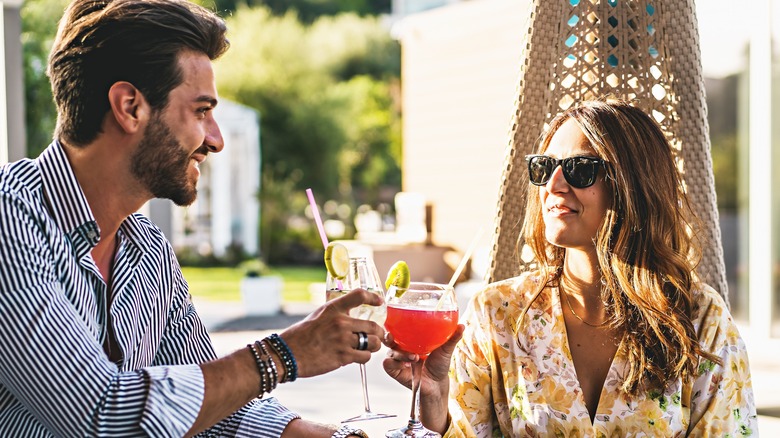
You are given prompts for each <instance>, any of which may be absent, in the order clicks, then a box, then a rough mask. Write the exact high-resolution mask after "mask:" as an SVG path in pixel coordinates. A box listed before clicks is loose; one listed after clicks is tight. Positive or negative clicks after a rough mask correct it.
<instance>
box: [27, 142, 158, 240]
mask: <svg viewBox="0 0 780 438" xmlns="http://www.w3.org/2000/svg"><path fill="white" fill-rule="evenodd" d="M36 161H37V162H38V166H39V168H40V170H41V180H42V181H43V194H44V199H45V202H46V206H47V208H48V209H49V212H50V214H51V216H52V218H53V219H54V221H55V223H56V224H57V226H58V227H59V228H60V229H61V230H62V231H63V232H65V233H66V234H68V235H70V236H71V238H76V236H79V237H80V238H82V239H84V240H85V241H86V242H87V243H88V245H89V246H90V247H94V246H95V245H97V243H98V241H99V240H100V229H99V228H98V225H97V221H96V220H95V216H94V215H93V214H92V209H90V207H89V203H87V197H86V196H85V195H84V192H83V191H82V190H81V185H79V182H78V180H77V179H76V175H75V174H74V173H73V167H72V166H71V165H70V161H68V156H67V155H66V154H65V150H64V149H63V147H62V144H60V142H59V141H58V140H54V141H53V142H52V143H51V144H50V145H49V146H48V147H47V148H46V149H45V150H44V151H43V152H42V153H41V155H40V156H39V157H38V158H37V159H36ZM119 229H120V231H121V232H122V233H124V235H125V236H126V237H127V242H129V243H131V244H132V245H133V246H135V247H136V249H137V250H139V251H141V252H144V249H145V248H151V244H152V241H153V240H154V238H153V237H152V236H151V235H150V232H149V230H148V229H147V227H146V226H144V224H143V223H142V222H141V221H139V219H138V218H136V217H135V216H133V215H130V216H129V217H128V218H126V219H125V220H124V221H123V222H122V224H121V225H120V227H119Z"/></svg>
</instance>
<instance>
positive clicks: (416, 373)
mask: <svg viewBox="0 0 780 438" xmlns="http://www.w3.org/2000/svg"><path fill="white" fill-rule="evenodd" d="M424 363H425V359H420V360H418V361H416V362H412V412H411V413H410V414H409V428H410V429H411V428H415V429H417V428H420V427H422V423H420V384H421V383H422V382H421V380H422V367H423V364H424Z"/></svg>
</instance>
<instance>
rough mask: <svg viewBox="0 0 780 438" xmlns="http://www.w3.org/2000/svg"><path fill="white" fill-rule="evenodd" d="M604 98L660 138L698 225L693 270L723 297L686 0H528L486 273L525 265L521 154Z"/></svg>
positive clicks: (690, 6) (690, 5) (700, 86)
mask: <svg viewBox="0 0 780 438" xmlns="http://www.w3.org/2000/svg"><path fill="white" fill-rule="evenodd" d="M608 95H609V96H614V97H620V98H623V99H628V100H633V101H634V102H635V105H637V106H638V107H640V108H642V109H644V110H645V111H646V112H647V113H648V114H652V116H653V117H654V118H655V119H656V121H658V122H659V124H660V125H661V127H662V128H663V130H664V132H665V133H666V135H667V137H668V138H669V140H670V143H671V144H672V148H673V153H674V156H675V160H676V161H677V167H678V169H679V171H680V173H681V176H682V178H683V182H684V186H685V189H686V192H687V194H688V197H689V201H690V202H691V206H692V208H693V210H694V211H695V212H696V213H697V215H698V216H699V219H700V220H701V222H702V224H703V228H704V229H702V230H697V232H698V233H699V235H700V238H701V241H702V260H701V263H700V265H699V267H698V270H697V272H698V274H699V276H700V277H701V278H702V279H703V280H704V281H705V282H707V283H708V284H710V285H711V286H712V287H714V288H715V289H716V290H718V291H719V292H720V293H721V295H723V296H724V298H727V294H728V289H727V286H726V275H725V266H724V261H723V249H722V246H721V235H720V226H719V223H718V210H717V205H716V199H715V184H714V178H713V174H712V158H711V156H710V141H709V136H708V132H709V126H708V124H707V110H706V102H705V95H704V80H703V77H702V70H701V60H700V50H699V40H698V30H697V22H696V14H695V8H694V1H693V0H534V3H533V5H532V11H531V16H530V23H529V30H528V35H527V40H526V46H525V49H524V54H523V60H522V66H521V71H520V81H519V83H518V90H517V100H516V111H515V114H514V115H513V119H512V127H511V130H510V139H509V140H510V141H509V146H508V148H507V151H508V152H507V159H506V166H505V168H504V174H503V177H502V183H501V191H500V193H499V205H498V215H497V219H496V228H495V234H494V236H493V247H492V252H491V265H490V269H489V271H488V278H487V280H488V281H496V280H501V279H504V278H509V277H512V276H515V275H517V274H518V273H519V272H521V271H523V270H525V269H528V268H529V264H532V263H533V260H531V259H530V258H529V255H528V254H530V251H518V237H519V234H520V229H521V225H522V221H523V214H524V210H525V194H526V188H527V186H528V179H527V175H526V172H527V170H526V167H525V155H526V154H529V153H532V152H533V150H534V148H535V147H536V145H537V143H538V141H539V138H540V134H541V133H542V132H543V130H544V129H545V127H546V126H547V124H548V123H549V122H550V121H551V119H552V118H553V117H554V116H555V115H557V114H558V113H560V112H562V111H563V110H565V109H567V108H568V107H569V106H571V105H572V104H574V103H575V102H578V101H581V100H586V99H592V98H597V97H601V96H608ZM519 252H520V253H522V254H523V255H520V254H518V253H519ZM530 257H532V256H530ZM727 302H728V300H727Z"/></svg>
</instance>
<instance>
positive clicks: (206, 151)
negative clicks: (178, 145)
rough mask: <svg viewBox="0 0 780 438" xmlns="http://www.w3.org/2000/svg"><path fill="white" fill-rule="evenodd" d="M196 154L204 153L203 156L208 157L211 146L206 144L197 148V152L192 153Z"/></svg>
mask: <svg viewBox="0 0 780 438" xmlns="http://www.w3.org/2000/svg"><path fill="white" fill-rule="evenodd" d="M195 154H202V155H203V156H206V157H207V156H208V155H209V147H208V146H206V145H205V144H204V145H201V146H200V147H199V148H198V149H196V150H195V152H193V153H192V155H195Z"/></svg>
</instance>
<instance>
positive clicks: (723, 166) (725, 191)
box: [705, 74, 739, 212]
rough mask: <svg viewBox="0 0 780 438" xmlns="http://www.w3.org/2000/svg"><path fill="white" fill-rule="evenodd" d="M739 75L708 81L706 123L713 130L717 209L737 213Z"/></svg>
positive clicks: (708, 79)
mask: <svg viewBox="0 0 780 438" xmlns="http://www.w3.org/2000/svg"><path fill="white" fill-rule="evenodd" d="M738 81H739V75H738V74H735V75H731V76H726V77H724V78H717V79H716V78H705V87H706V90H707V121H708V122H709V127H710V144H711V149H710V152H711V155H712V169H713V174H714V175H715V193H716V194H717V200H718V209H720V210H721V211H730V212H735V211H737V185H738V183H739V181H738V173H739V172H738V171H737V170H738V169H737V168H738V160H739V157H738V155H739V154H738V147H739V145H738V139H737V99H738V96H737V91H738Z"/></svg>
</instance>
